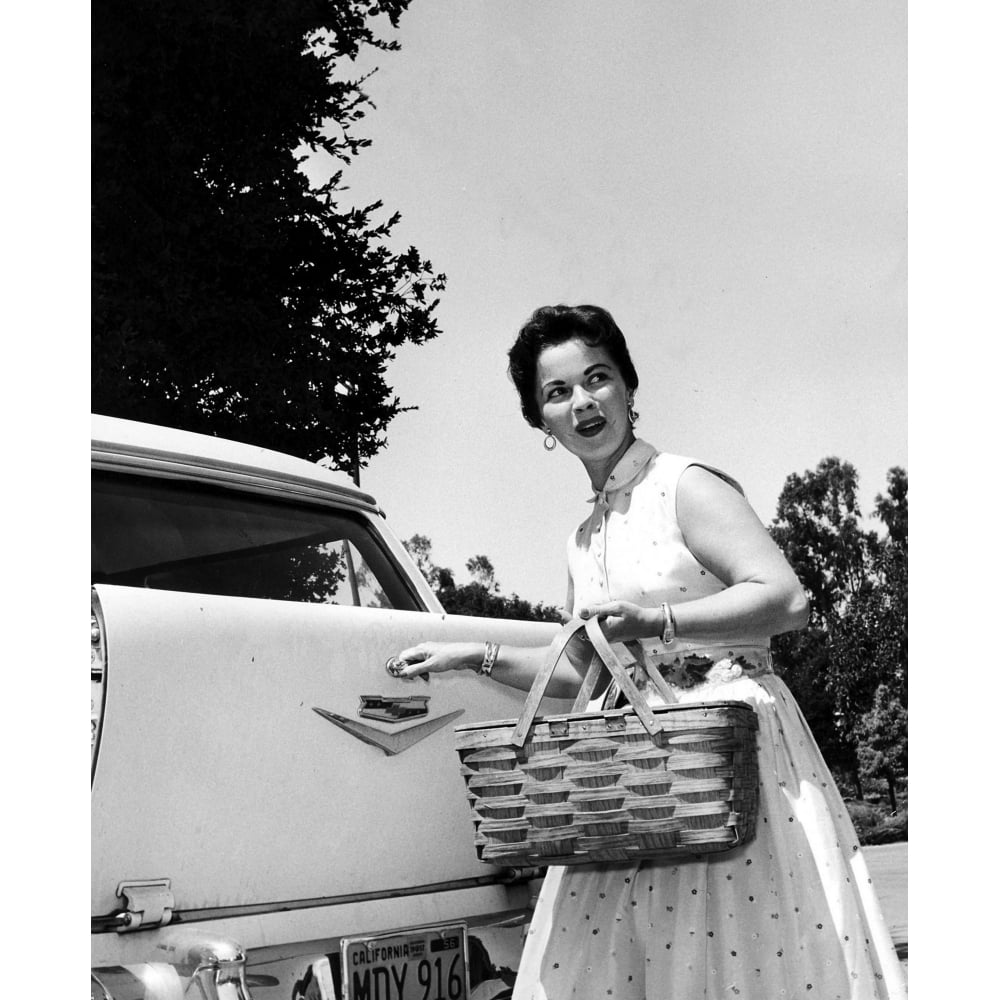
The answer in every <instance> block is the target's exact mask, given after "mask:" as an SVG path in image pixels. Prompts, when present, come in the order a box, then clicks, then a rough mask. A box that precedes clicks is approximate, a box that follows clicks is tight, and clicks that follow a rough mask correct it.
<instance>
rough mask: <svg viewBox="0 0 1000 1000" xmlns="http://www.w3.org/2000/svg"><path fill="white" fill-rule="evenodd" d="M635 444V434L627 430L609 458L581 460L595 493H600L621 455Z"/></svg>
mask: <svg viewBox="0 0 1000 1000" xmlns="http://www.w3.org/2000/svg"><path fill="white" fill-rule="evenodd" d="M633 444H635V434H634V433H632V431H629V433H628V434H626V435H625V439H624V440H623V441H622V443H621V444H620V445H619V446H618V448H616V449H615V452H614V454H613V455H611V456H610V457H609V458H606V459H603V460H601V461H599V462H588V461H586V460H585V459H584V460H583V466H584V468H585V469H586V470H587V475H588V476H590V485H591V486H592V487H593V488H594V492H595V493H600V492H601V490H603V489H604V487H605V485H606V484H607V481H608V476H610V475H611V473H612V472H613V471H614V468H615V466H616V465H617V464H618V463H619V462H620V461H621V457H622V455H624V454H625V452H627V451H628V450H629V448H631V447H632V445H633Z"/></svg>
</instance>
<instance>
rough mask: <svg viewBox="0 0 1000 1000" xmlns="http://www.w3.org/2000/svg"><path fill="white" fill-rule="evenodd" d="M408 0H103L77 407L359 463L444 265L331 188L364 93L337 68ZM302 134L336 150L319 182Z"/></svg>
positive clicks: (316, 146)
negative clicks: (390, 374)
mask: <svg viewBox="0 0 1000 1000" xmlns="http://www.w3.org/2000/svg"><path fill="white" fill-rule="evenodd" d="M408 4H409V0H365V2H361V0H336V2H335V0H259V2H255V3H249V4H248V3H245V2H237V0H172V2H170V3H154V2H150V0H128V2H124V0H98V2H97V3H95V4H94V6H93V8H92V33H93V37H92V43H93V81H92V105H93V109H94V112H93V135H92V140H93V188H92V191H93V331H92V351H93V355H92V360H93V366H92V372H93V381H92V405H93V408H94V409H95V410H96V411H98V412H103V413H108V414H111V415H115V416H125V417H130V418H135V419H143V420H149V421H153V422H159V423H165V424H170V425H173V426H177V427H183V428H186V429H189V430H196V431H202V432H207V433H212V434H218V435H222V436H225V437H230V438H234V439H236V440H242V441H249V442H252V443H256V444H262V445H266V446H269V447H272V448H277V449H280V450H282V451H287V452H290V453H293V454H297V455H300V456H303V457H305V458H309V459H323V458H325V457H329V458H330V460H331V464H333V465H335V466H337V467H340V468H348V469H352V468H355V467H356V465H358V464H364V462H365V460H366V459H367V458H369V457H371V455H373V454H374V453H375V452H376V451H377V450H378V448H379V447H380V446H381V444H382V442H383V440H384V437H383V435H384V431H385V428H386V426H387V424H388V423H389V421H390V420H391V419H392V417H393V416H394V415H395V414H396V413H398V412H400V410H401V409H403V407H402V405H401V403H400V401H399V399H397V398H395V397H394V396H393V395H392V390H391V388H390V387H389V386H388V385H387V384H386V381H385V375H386V367H387V364H388V363H389V362H390V361H391V360H392V358H393V356H394V351H395V349H396V348H398V347H399V346H400V345H402V344H404V343H407V342H409V343H416V344H419V343H422V342H424V341H426V340H427V339H429V338H432V337H434V336H435V335H436V334H437V332H438V330H437V325H436V321H435V319H434V317H433V310H434V307H435V305H436V301H435V300H433V299H432V297H431V293H433V292H435V291H437V290H439V289H441V288H442V287H443V283H444V276H443V275H434V274H433V273H432V270H431V266H430V264H429V263H428V262H427V261H426V260H423V259H422V258H421V256H420V254H419V253H418V252H417V250H416V249H414V248H412V247H411V248H410V249H409V250H408V251H406V252H405V253H401V254H397V253H393V252H391V251H390V249H389V248H388V246H387V238H388V237H389V236H390V232H391V230H392V228H393V226H394V225H395V222H396V220H397V218H398V217H397V216H395V215H393V216H390V217H389V218H387V219H384V220H383V221H377V218H376V217H377V215H378V214H379V209H380V208H381V203H375V204H373V205H369V206H365V207H361V208H357V207H353V206H342V205H341V204H339V202H338V198H340V197H341V194H340V192H342V191H343V186H342V184H341V180H342V172H341V170H342V168H343V166H344V165H346V164H348V163H349V162H350V161H351V160H352V159H353V157H354V156H355V155H356V154H357V153H358V152H359V151H360V150H361V149H362V148H363V147H364V146H366V145H368V140H366V139H364V138H362V137H359V136H358V135H357V134H356V132H355V129H356V127H357V124H358V122H359V121H360V120H361V118H362V117H363V115H364V113H365V111H366V107H368V106H370V104H369V102H368V99H367V97H366V95H365V93H364V91H363V89H362V87H363V84H364V80H363V79H356V78H355V79H352V78H350V76H349V74H350V70H351V60H353V59H354V58H355V57H356V56H357V55H358V53H359V51H360V50H361V49H362V48H366V47H374V48H375V49H380V50H384V51H389V50H392V49H394V48H396V47H397V44H396V43H395V42H394V41H385V40H383V39H381V38H380V37H379V35H378V34H377V32H376V29H377V28H380V29H384V30H386V31H390V32H391V30H392V29H394V28H395V27H396V26H397V25H398V21H399V18H400V16H401V14H402V12H403V11H404V10H405V9H406V7H407V6H408ZM306 151H312V152H318V153H319V154H320V155H325V156H327V157H328V158H329V160H328V162H330V163H331V164H335V165H337V166H338V169H337V171H336V172H335V173H333V176H332V177H331V179H330V180H329V182H328V183H327V184H325V185H324V186H322V187H320V188H319V189H317V190H312V189H310V186H309V182H308V180H307V178H306V176H305V175H304V173H303V172H302V171H301V170H300V169H299V161H300V160H301V158H302V156H303V155H304V154H305V152H306Z"/></svg>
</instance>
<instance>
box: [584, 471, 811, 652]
mask: <svg viewBox="0 0 1000 1000" xmlns="http://www.w3.org/2000/svg"><path fill="white" fill-rule="evenodd" d="M677 522H678V524H679V525H680V529H681V532H682V534H683V535H684V541H685V543H686V544H687V547H688V548H689V549H690V550H691V553H692V554H693V555H694V557H695V558H696V559H697V560H698V561H699V562H700V563H701V564H702V565H703V566H705V568H706V569H708V570H710V571H711V572H712V573H713V574H714V575H715V576H717V577H718V578H719V579H720V580H722V582H723V583H725V584H726V589H725V590H723V591H721V592H720V593H718V594H713V595H711V596H709V597H699V598H697V599H695V600H693V601H685V602H683V603H677V604H671V605H670V609H671V611H672V612H673V616H674V621H675V623H676V634H677V635H678V637H680V638H684V639H700V640H711V639H713V638H715V637H717V636H721V635H733V634H735V633H740V632H745V633H747V634H748V635H778V634H780V633H781V632H789V631H791V630H792V629H797V628H802V627H803V626H804V625H805V624H806V622H807V621H808V620H809V602H808V600H807V599H806V596H805V593H804V591H803V590H802V586H801V585H800V584H799V581H798V578H797V577H796V576H795V573H794V572H793V571H792V568H791V567H790V566H789V565H788V563H787V562H786V561H785V557H784V556H783V555H782V553H781V550H780V549H779V548H778V546H777V545H775V543H774V540H773V539H772V538H771V536H770V535H769V534H768V533H767V529H766V528H765V527H764V525H763V524H761V522H760V520H759V518H758V517H757V515H756V514H755V513H754V512H753V509H752V508H751V507H750V504H749V503H747V501H746V498H745V497H743V496H742V495H741V494H740V493H739V492H738V491H737V490H735V489H734V488H733V487H732V486H730V485H729V484H728V483H726V482H725V481H724V480H722V479H720V478H719V477H718V476H716V475H715V474H714V473H712V472H709V471H708V470H707V469H703V468H701V467H700V466H690V467H688V468H687V469H686V470H685V471H684V472H683V473H682V475H681V477H680V480H679V482H678V485H677ZM595 614H596V615H598V616H599V617H601V618H602V622H603V625H604V631H605V634H606V635H607V636H608V638H609V639H612V640H619V641H621V640H625V639H638V638H652V637H654V636H658V635H660V634H661V632H662V629H663V615H662V612H661V611H660V609H659V608H639V607H637V606H635V605H631V604H627V603H626V602H620V601H612V602H609V603H607V604H597V605H591V606H590V607H588V608H582V609H581V611H580V615H581V617H584V618H586V617H589V616H591V615H595Z"/></svg>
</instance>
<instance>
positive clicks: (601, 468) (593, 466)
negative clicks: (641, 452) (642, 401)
mask: <svg viewBox="0 0 1000 1000" xmlns="http://www.w3.org/2000/svg"><path fill="white" fill-rule="evenodd" d="M535 392H536V399H537V401H538V409H539V412H540V413H541V415H542V423H543V424H544V425H545V427H546V428H548V430H549V431H551V432H552V434H553V436H554V437H555V439H556V440H557V441H558V442H559V443H560V444H561V445H562V446H563V447H564V448H566V449H567V451H570V452H572V453H573V454H574V455H576V456H577V458H579V459H580V460H581V461H582V462H583V464H584V465H585V466H586V468H587V471H588V472H589V473H590V478H591V481H592V482H593V483H594V485H595V488H596V489H601V488H603V486H604V482H605V480H606V479H607V477H608V475H610V473H611V470H612V469H613V468H614V466H615V463H616V462H617V461H618V459H619V458H620V457H621V456H622V455H623V454H624V453H625V451H626V450H627V449H628V447H629V445H630V444H631V443H632V442H633V441H634V440H635V437H634V435H633V433H632V425H631V424H630V423H629V419H628V409H629V397H630V395H631V394H630V392H629V390H628V388H627V387H626V385H625V379H624V378H623V377H622V374H621V372H620V371H619V370H618V366H617V365H616V364H615V363H614V361H613V360H612V359H611V356H610V355H609V354H608V352H607V351H606V350H605V349H604V348H603V347H591V346H590V345H589V344H587V343H586V342H585V341H583V340H579V339H577V338H573V339H572V340H567V341H564V342H563V343H561V344H554V345H552V346H551V347H546V348H544V349H543V350H542V352H541V354H539V356H538V366H537V377H536V382H535Z"/></svg>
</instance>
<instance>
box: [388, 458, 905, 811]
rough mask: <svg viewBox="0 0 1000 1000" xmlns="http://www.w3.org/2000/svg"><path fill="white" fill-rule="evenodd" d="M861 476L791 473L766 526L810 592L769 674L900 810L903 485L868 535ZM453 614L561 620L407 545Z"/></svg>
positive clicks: (846, 468) (832, 463) (416, 542)
mask: <svg viewBox="0 0 1000 1000" xmlns="http://www.w3.org/2000/svg"><path fill="white" fill-rule="evenodd" d="M857 494H858V476H857V470H856V469H855V468H854V466H853V465H851V464H850V463H849V462H843V461H841V460H840V459H838V458H826V459H824V460H823V461H822V462H820V463H819V465H818V466H817V467H816V469H814V470H810V471H807V472H805V473H804V474H803V475H798V474H797V473H793V474H792V475H790V476H789V477H788V478H787V479H786V481H785V485H784V487H783V489H782V491H781V495H780V496H779V498H778V507H777V513H776V516H775V518H774V521H773V523H772V524H771V525H770V527H769V529H768V530H769V531H770V533H771V536H772V537H773V538H774V540H775V542H777V544H778V545H779V546H780V548H781V549H782V551H783V552H784V553H785V556H786V558H787V559H788V561H789V563H790V564H791V565H792V567H793V568H794V569H795V571H796V573H797V574H798V576H799V579H800V580H801V581H802V584H803V586H804V587H805V589H806V590H807V591H808V594H809V598H810V602H811V606H812V613H811V616H810V621H809V624H808V626H807V627H806V628H805V629H802V630H801V631H798V632H788V633H786V634H784V635H779V636H776V637H775V638H774V640H773V642H772V647H773V649H774V654H775V660H776V669H777V670H778V672H779V673H780V674H781V675H782V677H783V678H784V680H785V682H786V683H787V684H788V686H789V688H790V689H791V690H792V693H793V694H794V695H795V697H796V699H797V701H798V703H799V706H800V707H801V709H802V712H803V715H804V716H805V717H806V720H807V721H808V723H809V725H810V728H811V729H812V731H813V734H814V736H815V737H816V741H817V743H818V744H819V748H820V750H821V751H822V753H823V756H824V758H825V759H826V761H827V763H828V764H830V766H831V767H832V768H833V769H834V771H835V772H837V773H838V774H839V775H840V777H841V778H842V779H843V780H845V781H846V782H847V783H848V784H849V785H850V786H852V787H853V790H854V792H855V794H856V795H857V797H858V798H862V797H863V782H865V783H869V784H870V783H872V782H883V781H884V782H885V788H886V793H887V795H888V798H889V802H890V806H891V808H892V810H893V811H895V810H896V807H897V801H896V793H897V784H898V781H899V779H900V778H901V777H905V775H906V772H907V644H906V635H907V537H908V536H907V475H906V471H905V470H904V469H901V468H898V467H894V468H892V469H890V470H889V472H888V475H887V486H886V490H885V492H884V493H880V494H878V495H877V496H876V498H875V507H874V510H873V511H871V514H872V515H873V516H874V517H875V518H876V519H877V520H878V521H879V522H881V527H882V529H883V530H881V531H876V530H872V529H867V528H865V527H863V523H864V521H865V517H864V514H863V512H862V510H861V507H860V505H859V502H858V495H857ZM404 545H405V546H406V548H407V550H408V551H409V553H410V554H411V556H413V558H414V560H415V562H416V563H417V566H418V567H419V568H420V570H421V572H423V574H424V576H425V577H426V578H427V580H428V581H429V582H430V584H431V586H432V587H433V588H434V590H435V592H436V593H437V595H438V597H439V599H440V600H441V603H442V605H443V606H444V608H445V610H446V611H447V612H448V613H449V614H458V615H477V616H480V617H484V618H516V619H527V620H532V621H552V622H558V621H560V620H561V613H560V609H559V608H556V607H555V606H553V605H543V604H531V603H530V602H528V601H526V600H524V599H523V598H521V597H518V595H517V594H512V595H505V594H503V593H501V592H500V585H499V584H498V583H497V580H496V576H495V572H494V568H493V564H492V562H491V561H490V560H489V558H488V557H487V556H484V555H478V556H473V557H472V558H471V559H469V560H468V562H467V563H466V569H467V571H468V572H469V574H470V575H471V577H472V580H471V582H469V583H464V584H458V583H456V582H455V575H454V573H453V572H452V570H450V569H447V568H445V567H441V566H437V565H436V564H435V563H434V561H433V557H432V552H431V541H430V539H429V538H427V537H426V536H424V535H414V536H413V537H412V538H410V539H409V541H407V542H404Z"/></svg>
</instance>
